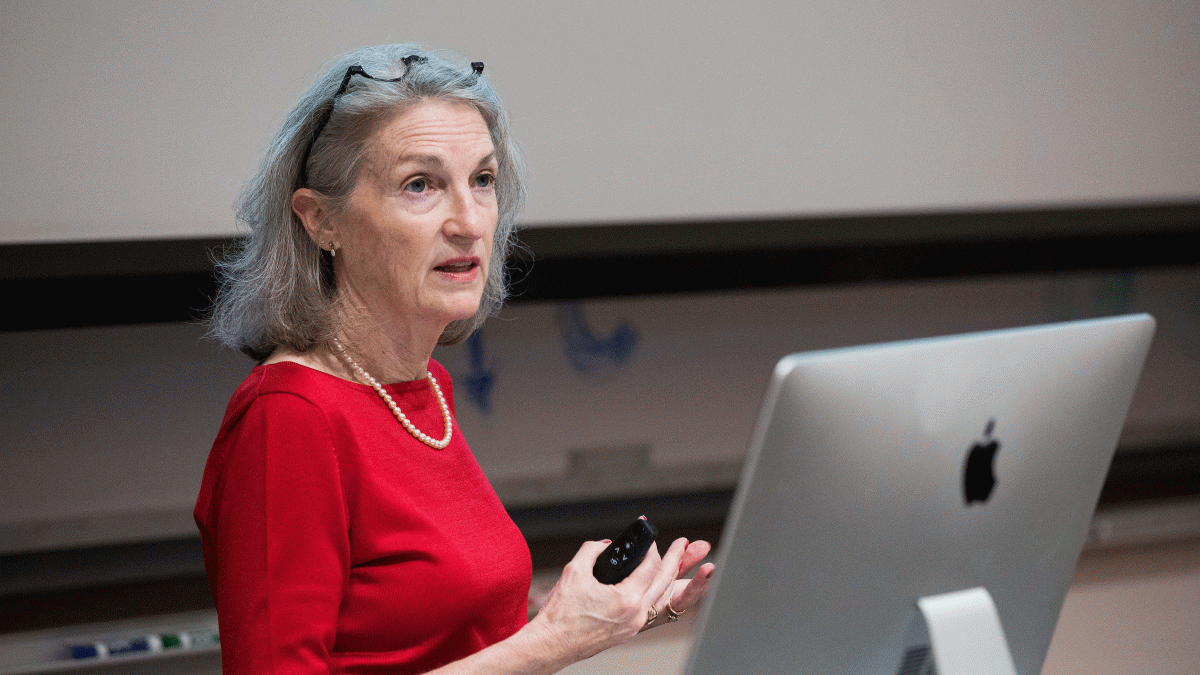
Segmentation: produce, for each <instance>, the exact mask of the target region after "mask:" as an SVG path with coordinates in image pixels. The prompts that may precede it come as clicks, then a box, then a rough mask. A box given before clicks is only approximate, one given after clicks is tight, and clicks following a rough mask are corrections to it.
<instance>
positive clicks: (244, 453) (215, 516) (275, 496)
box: [206, 393, 350, 675]
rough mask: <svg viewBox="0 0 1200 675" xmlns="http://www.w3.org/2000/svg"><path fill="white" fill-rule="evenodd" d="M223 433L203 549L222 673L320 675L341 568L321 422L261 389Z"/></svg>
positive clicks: (345, 537) (342, 538) (343, 516)
mask: <svg viewBox="0 0 1200 675" xmlns="http://www.w3.org/2000/svg"><path fill="white" fill-rule="evenodd" d="M226 441H227V443H228V445H227V447H226V448H225V461H224V466H223V467H222V469H221V474H220V485H219V487H218V489H217V490H216V492H215V493H214V499H213V502H212V503H211V504H210V505H209V507H210V509H211V515H212V522H213V523H214V524H215V528H214V532H213V535H214V536H213V541H212V542H211V544H212V550H211V551H209V552H206V553H210V554H211V555H212V557H214V558H215V560H214V562H216V567H217V574H216V575H215V579H213V581H214V585H215V588H214V589H213V594H214V597H215V598H216V600H217V614H218V619H219V622H220V629H221V652H222V655H221V658H222V662H223V670H224V673H225V675H241V674H254V675H261V674H264V673H273V674H275V673H288V674H299V673H305V674H308V673H328V672H329V658H330V653H331V651H332V650H333V645H334V637H335V635H336V630H337V620H338V608H339V605H340V604H341V600H342V597H343V594H344V592H345V588H346V584H347V579H348V577H349V570H350V553H349V533H348V527H349V525H348V522H349V521H348V518H347V513H346V506H345V500H344V499H343V492H342V484H341V479H340V475H339V468H338V462H337V455H336V453H335V447H334V442H333V438H332V434H331V432H330V427H329V424H328V423H327V421H326V419H325V417H324V416H323V414H322V413H321V411H320V410H319V409H318V408H316V407H315V406H313V405H312V404H311V403H309V402H308V401H306V400H304V399H303V398H301V397H299V396H296V395H293V394H284V393H275V394H265V395H262V396H259V397H258V398H257V399H256V400H255V401H254V402H253V403H251V405H250V407H249V408H248V409H247V411H246V413H245V415H244V416H243V417H242V419H241V420H239V421H238V422H237V425H236V426H235V427H234V428H233V429H231V430H230V433H229V435H228V436H227V438H226ZM206 557H207V556H206ZM210 578H211V577H210Z"/></svg>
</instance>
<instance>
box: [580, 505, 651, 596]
mask: <svg viewBox="0 0 1200 675" xmlns="http://www.w3.org/2000/svg"><path fill="white" fill-rule="evenodd" d="M657 536H658V530H657V529H656V528H655V527H654V525H652V524H651V523H650V521H649V520H646V517H645V516H642V517H641V518H638V519H637V520H635V521H633V524H631V525H630V526H629V527H627V528H625V531H624V532H622V533H621V536H619V537H617V538H616V539H615V540H614V541H613V543H612V545H611V546H609V547H608V548H606V549H604V553H602V554H600V557H599V558H597V559H596V566H595V567H593V568H592V574H593V575H595V577H596V580H597V581H599V582H600V583H603V584H615V583H618V582H620V581H621V580H622V579H624V578H625V577H627V576H629V573H630V572H632V571H633V570H634V568H636V567H637V566H638V564H640V563H641V562H642V558H645V557H646V552H647V551H649V550H650V546H651V545H652V544H653V543H654V538H655V537H657Z"/></svg>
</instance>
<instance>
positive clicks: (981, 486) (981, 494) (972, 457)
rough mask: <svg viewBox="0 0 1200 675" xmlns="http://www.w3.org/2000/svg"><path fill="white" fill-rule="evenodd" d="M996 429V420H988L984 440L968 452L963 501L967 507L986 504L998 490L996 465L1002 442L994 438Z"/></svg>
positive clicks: (964, 472)
mask: <svg viewBox="0 0 1200 675" xmlns="http://www.w3.org/2000/svg"><path fill="white" fill-rule="evenodd" d="M995 428H996V420H994V419H990V420H988V423H987V428H986V429H985V430H984V432H983V440H981V441H976V442H975V444H974V445H972V446H971V449H970V451H968V452H967V462H966V466H965V467H964V468H963V500H964V501H966V503H967V506H970V505H971V504H973V503H975V502H980V503H986V502H987V500H988V499H989V498H990V497H991V496H992V490H994V489H995V488H996V474H995V471H994V468H995V467H994V463H995V461H996V453H997V452H999V450H1000V441H997V440H996V439H994V438H992V430H993V429H995Z"/></svg>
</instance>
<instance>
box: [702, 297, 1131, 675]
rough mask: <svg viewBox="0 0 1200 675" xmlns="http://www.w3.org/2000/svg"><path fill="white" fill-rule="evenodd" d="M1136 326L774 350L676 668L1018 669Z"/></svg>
mask: <svg viewBox="0 0 1200 675" xmlns="http://www.w3.org/2000/svg"><path fill="white" fill-rule="evenodd" d="M1153 333H1154V320H1153V319H1152V318H1151V317H1149V316H1147V315H1136V316H1126V317H1117V318H1112V319H1101V320H1092V321H1080V322H1071V323H1061V324H1053V325H1047V326H1038V327H1032V328H1022V329H1014V330H1002V331H992V332H985V333H975V334H969V335H960V336H951V337H944V338H933V339H924V340H914V341H907V342H897V343H891V344H881V345H872V346H866V347H854V348H846V349H835V350H828V351H818V352H810V353H801V354H793V355H791V356H788V357H785V358H784V359H782V360H781V361H780V362H779V364H778V365H777V366H776V368H775V372H774V376H773V378H772V381H771V384H770V387H769V389H768V392H767V395H766V398H765V401H764V403H763V407H762V413H761V416H760V418H759V421H758V425H757V427H756V429H755V432H754V436H753V439H752V441H751V446H750V450H749V455H748V457H747V461H746V465H745V468H744V469H743V473H742V477H741V480H740V483H739V485H738V489H737V492H736V496H735V498H734V502H733V507H732V509H731V511H730V517H729V519H728V521H727V523H726V526H725V532H724V534H723V536H722V538H721V543H720V551H719V552H718V556H717V577H716V579H715V585H714V587H713V590H712V593H711V595H710V597H709V598H708V599H707V600H706V602H705V605H704V607H703V610H702V615H701V617H700V621H699V624H698V625H697V628H696V633H695V637H694V644H693V646H692V652H691V655H690V657H689V661H688V664H687V670H686V672H687V673H688V674H689V675H715V674H718V673H721V674H724V673H738V674H739V675H743V674H744V675H752V674H755V673H771V674H776V673H814V674H820V675H829V674H831V673H854V674H856V675H901V674H903V675H908V674H909V673H911V674H913V675H916V674H918V673H932V672H935V670H934V664H935V663H936V665H937V672H940V673H941V675H951V671H953V672H970V673H973V675H977V674H978V673H984V672H1016V673H1020V675H1037V674H1038V673H1039V672H1040V671H1041V668H1042V661H1043V660H1044V659H1045V656H1046V651H1047V649H1048V648H1049V645H1050V638H1051V635H1052V633H1053V631H1054V626H1055V623H1056V622H1057V619H1058V613H1059V610H1060V608H1061V606H1062V602H1063V599H1064V597H1065V595H1066V592H1067V588H1068V586H1069V584H1070V581H1071V577H1072V573H1073V571H1074V568H1075V564H1076V561H1077V559H1078V557H1079V553H1080V551H1081V550H1082V548H1083V544H1084V541H1085V539H1086V536H1087V529H1088V525H1089V522H1090V519H1091V516H1092V515H1093V511H1094V510H1095V507H1096V502H1097V500H1098V498H1099V494H1100V489H1101V487H1102V485H1103V482H1104V478H1105V475H1106V473H1107V471H1108V466H1109V463H1110V461H1111V459H1112V455H1113V452H1114V450H1115V448H1116V444H1117V440H1118V436H1119V434H1120V431H1121V427H1122V425H1123V423H1124V420H1125V415H1126V412H1127V410H1128V408H1129V403H1130V400H1131V398H1132V397H1133V391H1134V387H1135V385H1136V383H1137V380H1138V375H1139V373H1140V372H1141V368H1142V363H1143V361H1144V360H1145V356H1146V352H1147V350H1148V348H1149V345H1150V340H1151V337H1152V335H1153ZM981 591H985V592H982V593H981ZM972 593H974V595H972ZM964 594H965V595H964ZM960 596H961V597H960ZM968 596H969V597H968ZM948 598H949V599H950V601H949V602H948V603H947V599H948ZM964 598H965V599H964ZM939 602H940V603H941V604H940V605H939V604H938V603H939ZM972 612H974V614H972ZM989 612H990V619H989V616H988V615H989ZM996 637H998V638H999V640H1000V641H1001V643H1002V644H1001V645H1000V650H1003V648H1004V647H1005V646H1006V647H1007V651H1006V654H1000V653H999V651H997V650H996V644H994V642H995V640H994V639H993V638H996ZM931 646H932V647H931ZM955 654H957V655H959V656H963V655H964V654H965V656H966V658H967V659H968V663H967V665H965V666H963V665H957V666H952V665H949V664H950V663H951V661H952V658H951V657H953V656H954V655H955ZM939 656H940V657H941V658H939ZM993 657H995V658H993ZM1005 658H1008V659H1009V661H1008V665H1007V669H1005V667H1004V665H1005V664H1003V663H1001V661H1004V659H1005ZM971 659H974V663H971V662H970V661H971ZM993 662H994V663H995V664H998V665H997V668H998V669H995V670H989V669H988V668H989V667H990V666H989V665H988V664H991V663H993Z"/></svg>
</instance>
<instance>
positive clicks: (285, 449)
mask: <svg viewBox="0 0 1200 675" xmlns="http://www.w3.org/2000/svg"><path fill="white" fill-rule="evenodd" d="M482 70H483V65H482V64H478V63H476V64H471V67H470V68H463V67H458V66H455V65H453V64H451V63H448V62H447V61H445V60H443V59H441V58H439V57H437V56H436V55H434V54H431V53H425V52H422V51H420V50H418V49H415V48H413V47H409V46H403V45H386V46H380V47H371V48H367V49H363V50H360V51H358V52H355V53H353V54H350V55H347V56H346V57H344V58H343V59H342V60H341V61H340V62H339V63H338V64H337V65H336V66H334V68H333V69H332V70H331V71H330V72H329V73H328V74H326V75H325V76H324V77H322V78H321V79H320V80H319V81H318V82H317V83H316V84H314V85H313V87H312V88H311V89H310V90H309V91H308V92H307V93H306V94H305V96H304V97H303V98H302V99H301V101H300V103H299V104H298V105H297V106H296V108H295V110H293V111H292V113H291V115H290V116H289V117H288V119H287V120H286V122H285V124H284V127H283V129H282V130H281V131H280V133H279V134H278V136H277V137H276V139H275V141H274V143H273V144H272V146H271V147H270V149H269V150H268V153H267V156H266V159H265V161H264V163H263V166H262V169H261V170H260V172H259V174H258V175H257V177H256V178H255V179H254V181H253V182H252V184H251V185H250V187H249V189H248V190H247V192H246V194H245V195H244V197H243V200H242V204H241V210H240V217H241V218H242V219H243V220H244V221H245V222H246V223H247V224H248V225H249V226H250V229H251V234H250V237H249V238H248V240H247V243H246V244H245V245H244V247H243V248H242V249H241V250H240V251H237V252H235V253H234V255H233V256H232V257H231V259H230V260H229V261H227V262H226V263H224V264H223V269H222V272H223V285H222V290H221V293H220V295H219V296H218V300H217V304H216V307H215V309H214V313H213V317H212V326H213V333H214V334H215V335H216V336H217V337H219V338H220V339H221V340H223V341H224V342H225V343H227V344H230V345H234V346H237V347H239V348H240V349H242V350H243V351H244V352H246V353H247V354H249V355H250V356H251V357H253V358H255V359H256V360H259V362H260V364H259V366H258V367H256V368H255V369H254V370H253V371H252V372H251V374H250V375H249V377H247V379H246V381H245V382H243V383H242V385H241V386H240V387H239V388H238V390H237V391H236V392H235V393H234V395H233V398H232V400H231V401H230V403H229V407H228V409H227V411H226V415H225V420H224V422H223V423H222V427H221V430H220V432H219V434H218V437H217V439H216V442H215V443H214V445H213V449H212V453H211V454H210V456H209V461H208V465H207V467H206V469H205V474H204V480H203V484H202V487H201V492H200V496H199V499H198V500H197V503H196V513H195V515H196V521H197V524H198V525H199V527H200V531H201V536H202V540H203V546H204V557H205V565H206V567H207V570H208V575H209V580H210V583H211V586H212V589H213V594H214V597H215V599H216V602H217V612H218V617H219V620H220V625H221V644H222V659H223V662H224V669H225V672H227V673H275V672H280V673H282V672H287V673H302V672H303V673H310V672H311V673H328V672H355V673H360V672H379V673H418V672H428V671H433V670H436V671H437V672H439V673H442V672H444V673H474V672H480V673H484V672H486V673H550V672H554V671H557V670H559V669H560V668H562V667H563V666H566V665H567V664H569V663H571V662H574V661H577V660H580V659H582V658H586V657H588V656H590V655H592V654H594V653H596V652H598V651H600V650H603V649H605V648H607V647H610V646H613V645H616V644H619V643H621V642H623V641H625V640H627V639H629V638H630V637H632V636H633V635H635V634H636V633H637V632H639V631H640V630H644V629H645V628H648V627H652V626H654V625H658V624H660V623H663V622H664V621H667V620H673V619H674V618H676V617H678V615H679V614H680V613H682V612H684V611H686V610H687V609H689V608H690V607H691V606H693V605H694V604H695V603H696V602H698V601H699V599H700V598H701V597H702V596H703V594H704V590H705V588H706V584H707V581H708V578H709V577H710V576H711V574H712V566H711V565H709V564H706V565H704V566H702V567H701V568H700V569H699V571H698V573H697V574H696V576H695V577H694V578H693V579H692V580H691V581H690V582H689V581H687V580H686V579H684V578H683V577H684V575H686V574H687V573H688V572H689V571H690V570H691V568H693V567H695V566H696V564H697V563H699V561H700V560H701V559H702V558H703V557H704V556H705V555H707V553H708V552H709V546H708V544H707V543H705V542H693V543H691V544H690V545H689V544H688V542H687V541H686V540H682V539H681V540H678V541H675V542H674V543H672V544H671V546H670V547H669V548H668V549H667V551H666V553H665V554H663V555H662V556H661V557H660V555H659V553H658V551H657V549H656V548H655V549H652V550H651V552H650V553H649V554H648V555H647V556H646V559H645V561H644V562H643V563H642V564H641V565H640V566H639V567H638V568H637V569H636V570H635V571H634V572H633V574H631V575H630V576H629V577H628V578H627V579H626V580H625V581H623V582H621V583H620V584H617V585H614V586H609V585H604V584H601V583H599V582H597V581H596V580H595V578H594V577H593V576H592V572H591V570H592V566H593V564H594V562H595V560H596V558H597V557H598V556H599V554H600V553H601V552H602V551H603V550H604V548H605V546H606V543H607V542H587V543H585V544H584V545H583V546H582V547H581V548H580V549H579V552H578V553H577V554H576V556H575V558H574V559H573V560H572V562H571V563H570V564H569V565H568V566H567V567H566V569H565V570H564V572H563V575H562V577H561V579H560V580H559V582H558V584H557V585H556V586H555V589H554V591H553V592H552V593H551V594H550V597H549V598H548V599H547V601H546V603H545V605H544V607H543V608H542V610H541V612H539V613H538V615H537V616H536V618H535V619H534V620H533V621H531V622H528V623H526V598H527V594H528V589H529V581H530V574H531V570H530V561H529V551H528V548H527V547H526V545H525V542H524V539H523V538H522V537H521V534H520V532H519V531H518V530H517V529H516V527H515V525H513V523H512V521H511V520H510V519H509V518H508V516H507V514H506V513H505V512H504V509H503V507H502V506H501V505H500V502H499V500H498V499H497V498H496V496H495V493H494V492H493V491H492V489H491V487H490V486H489V485H488V483H487V480H486V479H485V478H484V476H483V474H482V472H481V471H480V469H479V467H478V465H477V464H476V463H475V460H474V458H473V457H472V455H471V452H470V450H469V449H468V447H467V444H466V442H465V441H464V440H463V438H462V435H461V433H460V432H459V430H458V428H457V426H456V425H455V424H454V420H453V414H452V410H453V403H454V399H453V392H452V390H451V384H450V378H449V376H448V375H447V373H446V371H445V370H444V369H443V368H442V367H441V366H440V365H439V364H438V363H437V362H435V361H434V360H432V358H431V353H432V351H433V348H434V346H435V345H437V344H453V343H454V342H457V341H459V340H461V339H463V338H464V337H466V336H467V335H468V334H469V333H470V332H471V331H473V330H474V329H476V328H477V327H478V326H479V325H480V324H481V323H482V321H483V320H484V318H485V317H486V316H487V315H488V314H490V313H492V312H494V311H495V310H496V309H497V308H498V307H499V305H500V303H501V302H502V300H503V298H504V270H503V265H504V260H505V255H506V253H507V250H508V246H509V242H510V239H511V237H512V233H513V224H514V219H515V216H516V214H517V212H518V211H519V209H520V206H521V203H522V197H523V192H522V185H521V176H520V167H519V160H518V158H517V154H516V151H515V147H514V145H513V142H512V140H511V138H510V137H509V133H508V122H507V117H506V114H505V112H504V110H503V108H502V107H501V106H500V102H499V100H498V98H497V97H496V95H495V92H493V91H492V89H491V87H490V86H489V85H488V84H487V82H486V80H484V79H483V78H482V77H481V75H482Z"/></svg>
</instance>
